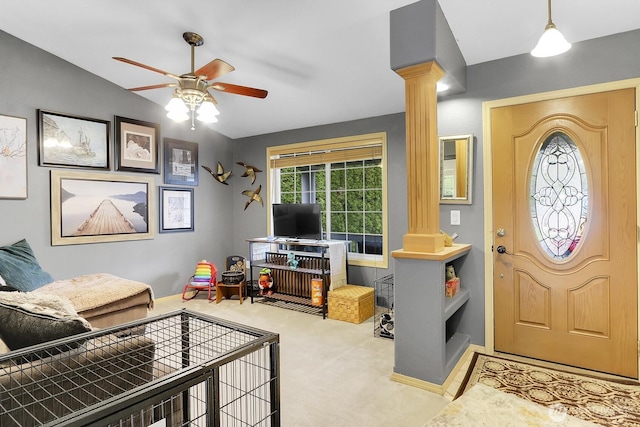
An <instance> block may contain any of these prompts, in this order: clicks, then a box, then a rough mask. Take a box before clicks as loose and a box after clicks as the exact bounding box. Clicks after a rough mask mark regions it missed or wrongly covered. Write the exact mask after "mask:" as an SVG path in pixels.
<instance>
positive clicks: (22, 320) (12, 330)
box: [0, 292, 91, 350]
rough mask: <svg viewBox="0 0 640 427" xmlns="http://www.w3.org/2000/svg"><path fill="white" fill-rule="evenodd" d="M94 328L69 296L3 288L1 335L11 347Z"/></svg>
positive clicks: (16, 347) (41, 341) (1, 296)
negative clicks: (4, 290) (5, 290)
mask: <svg viewBox="0 0 640 427" xmlns="http://www.w3.org/2000/svg"><path fill="white" fill-rule="evenodd" d="M90 330H91V325H90V324H89V322H87V321H86V320H85V319H83V318H82V317H80V316H78V314H77V313H76V311H75V309H74V308H73V306H72V305H71V302H70V301H69V300H68V299H66V298H63V297H60V296H57V295H46V294H34V293H31V292H0V338H1V339H2V340H3V341H4V342H5V343H6V345H7V346H8V347H9V348H10V349H11V350H16V349H19V348H22V347H27V346H31V345H36V344H41V343H44V342H48V341H52V340H56V339H59V338H66V337H69V336H72V335H76V334H80V333H83V332H89V331H90ZM79 344H80V343H78V345H79Z"/></svg>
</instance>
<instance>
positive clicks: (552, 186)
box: [529, 132, 589, 261]
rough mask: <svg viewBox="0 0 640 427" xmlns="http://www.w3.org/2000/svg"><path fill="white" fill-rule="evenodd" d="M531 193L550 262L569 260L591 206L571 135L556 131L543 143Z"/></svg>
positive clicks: (580, 159) (536, 222) (537, 229)
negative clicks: (551, 260)
mask: <svg viewBox="0 0 640 427" xmlns="http://www.w3.org/2000/svg"><path fill="white" fill-rule="evenodd" d="M529 191H530V195H531V196H530V209H531V219H532V221H533V227H534V230H535V232H536V237H537V239H538V243H539V244H540V246H541V247H542V249H543V251H544V252H545V253H546V254H547V255H548V256H549V257H551V259H553V260H557V261H561V260H564V259H566V258H568V257H569V256H571V254H572V253H574V252H575V251H576V249H577V248H578V246H579V244H580V239H581V238H582V233H583V231H584V228H585V226H586V223H587V211H588V207H589V184H588V180H587V173H586V170H585V166H584V162H583V157H582V154H581V153H580V150H579V149H578V147H577V146H576V144H575V143H574V142H573V140H572V139H571V138H570V137H569V135H567V134H565V133H563V132H554V133H553V134H551V135H550V136H549V137H548V138H547V139H546V140H545V141H544V142H543V143H542V145H541V146H540V150H539V151H538V154H537V155H536V157H535V159H534V164H533V168H532V173H531V180H530V190H529Z"/></svg>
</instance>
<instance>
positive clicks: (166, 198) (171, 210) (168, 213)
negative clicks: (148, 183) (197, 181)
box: [160, 187, 194, 233]
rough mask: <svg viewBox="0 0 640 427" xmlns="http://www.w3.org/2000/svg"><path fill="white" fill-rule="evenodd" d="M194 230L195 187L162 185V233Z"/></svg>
mask: <svg viewBox="0 0 640 427" xmlns="http://www.w3.org/2000/svg"><path fill="white" fill-rule="evenodd" d="M193 230H194V227H193V188H177V187H160V233H172V232H177V231H193Z"/></svg>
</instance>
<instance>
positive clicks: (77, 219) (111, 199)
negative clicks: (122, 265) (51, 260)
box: [51, 170, 156, 246]
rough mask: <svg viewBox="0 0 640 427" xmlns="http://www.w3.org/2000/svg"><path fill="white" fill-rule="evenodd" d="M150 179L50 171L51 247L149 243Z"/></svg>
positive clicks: (151, 231)
mask: <svg viewBox="0 0 640 427" xmlns="http://www.w3.org/2000/svg"><path fill="white" fill-rule="evenodd" d="M155 213H156V210H155V196H154V182H153V177H140V176H125V175H116V174H109V173H97V172H74V171H64V170H52V171H51V245H52V246H57V245H75V244H82V243H102V242H116V241H124V240H141V239H152V238H153V237H154V230H155Z"/></svg>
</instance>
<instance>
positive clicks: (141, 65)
mask: <svg viewBox="0 0 640 427" xmlns="http://www.w3.org/2000/svg"><path fill="white" fill-rule="evenodd" d="M113 59H115V60H116V61H120V62H124V63H126V64H131V65H135V66H136V67H141V68H144V69H146V70H149V71H154V72H156V73H160V74H164V75H165V76H167V77H171V78H173V79H180V76H178V75H176V74H173V73H169V72H168V71H163V70H160V69H159V68H154V67H151V66H149V65H145V64H142V63H140V62H136V61H133V60H131V59H127V58H122V57H120V56H114V57H113Z"/></svg>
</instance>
